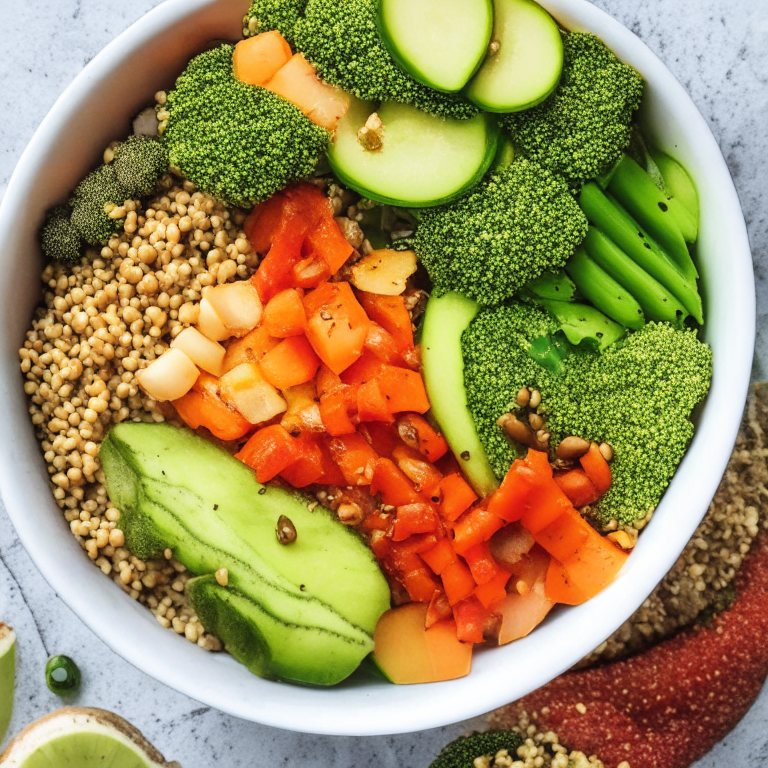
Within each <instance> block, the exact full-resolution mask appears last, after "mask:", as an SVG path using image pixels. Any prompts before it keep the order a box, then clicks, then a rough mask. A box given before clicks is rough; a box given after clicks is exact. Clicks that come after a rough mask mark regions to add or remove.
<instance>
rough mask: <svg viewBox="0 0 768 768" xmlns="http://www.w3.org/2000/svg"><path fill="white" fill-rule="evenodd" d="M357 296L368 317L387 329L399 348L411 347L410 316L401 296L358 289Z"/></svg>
mask: <svg viewBox="0 0 768 768" xmlns="http://www.w3.org/2000/svg"><path fill="white" fill-rule="evenodd" d="M358 298H359V299H360V303H361V304H362V306H363V309H365V312H366V314H367V315H368V317H370V318H371V320H373V321H374V322H375V323H378V324H379V325H380V326H381V327H382V328H384V329H385V330H386V331H389V333H391V334H392V336H394V338H395V341H396V342H397V344H398V347H399V348H400V349H401V350H403V349H409V348H413V326H412V324H411V316H410V315H409V314H408V310H407V309H406V307H405V299H404V298H403V297H402V296H382V295H380V294H376V293H365V292H364V291H359V292H358Z"/></svg>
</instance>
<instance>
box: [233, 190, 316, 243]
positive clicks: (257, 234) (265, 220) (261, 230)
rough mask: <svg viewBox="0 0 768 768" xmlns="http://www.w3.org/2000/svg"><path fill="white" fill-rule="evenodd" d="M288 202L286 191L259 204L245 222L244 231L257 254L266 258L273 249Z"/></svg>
mask: <svg viewBox="0 0 768 768" xmlns="http://www.w3.org/2000/svg"><path fill="white" fill-rule="evenodd" d="M318 191H319V190H318ZM286 201H287V196H286V193H285V191H283V192H278V193H277V194H274V195H272V197H270V198H269V199H268V200H265V201H264V202H263V203H259V204H258V205H257V206H256V207H255V208H254V209H253V210H252V211H251V213H250V214H249V215H248V218H247V219H246V220H245V223H244V224H243V230H244V231H245V235H246V237H247V238H248V241H249V242H250V243H251V245H252V246H253V250H254V251H256V253H258V254H260V255H262V256H266V254H267V253H268V252H269V249H270V248H271V247H272V241H273V239H274V238H275V236H276V235H277V232H278V231H279V229H280V225H281V223H282V220H283V211H284V208H285V204H286Z"/></svg>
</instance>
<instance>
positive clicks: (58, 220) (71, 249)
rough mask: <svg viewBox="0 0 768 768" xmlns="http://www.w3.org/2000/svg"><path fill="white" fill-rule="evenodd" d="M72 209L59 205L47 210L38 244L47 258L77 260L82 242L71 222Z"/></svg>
mask: <svg viewBox="0 0 768 768" xmlns="http://www.w3.org/2000/svg"><path fill="white" fill-rule="evenodd" d="M71 217H72V209H71V208H70V207H69V206H68V205H60V206H58V207H56V208H53V209H52V210H50V211H48V215H47V216H46V217H45V223H44V224H43V226H42V229H41V230H40V245H41V247H42V249H43V253H44V254H45V256H46V258H48V259H55V260H56V261H77V260H78V259H79V258H80V255H81V247H82V244H83V241H82V239H81V238H80V235H79V234H78V232H77V230H76V229H75V227H74V226H73V224H72V220H71Z"/></svg>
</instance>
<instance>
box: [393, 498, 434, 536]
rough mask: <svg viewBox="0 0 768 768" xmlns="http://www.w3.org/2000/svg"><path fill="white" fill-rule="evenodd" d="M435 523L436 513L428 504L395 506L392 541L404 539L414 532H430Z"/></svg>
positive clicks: (432, 530)
mask: <svg viewBox="0 0 768 768" xmlns="http://www.w3.org/2000/svg"><path fill="white" fill-rule="evenodd" d="M437 525H438V521H437V515H436V514H435V511H434V509H432V507H430V506H429V505H428V504H424V503H423V502H418V503H416V504H406V505H404V506H402V507H398V508H397V516H396V517H395V524H394V528H393V530H392V541H404V540H405V539H407V538H408V537H409V536H412V535H413V534H414V533H432V532H434V531H435V530H436V529H437Z"/></svg>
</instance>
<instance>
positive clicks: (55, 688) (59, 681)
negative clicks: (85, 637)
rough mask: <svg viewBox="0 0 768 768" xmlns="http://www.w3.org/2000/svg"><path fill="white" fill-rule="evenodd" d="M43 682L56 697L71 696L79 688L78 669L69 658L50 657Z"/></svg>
mask: <svg viewBox="0 0 768 768" xmlns="http://www.w3.org/2000/svg"><path fill="white" fill-rule="evenodd" d="M45 682H46V683H47V684H48V687H49V688H50V689H51V691H52V692H53V693H55V694H56V695H57V696H72V695H73V694H75V693H77V691H78V689H79V688H80V669H79V667H78V666H77V664H75V662H74V661H72V659H70V658H69V656H51V658H50V659H48V663H47V664H46V665H45Z"/></svg>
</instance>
